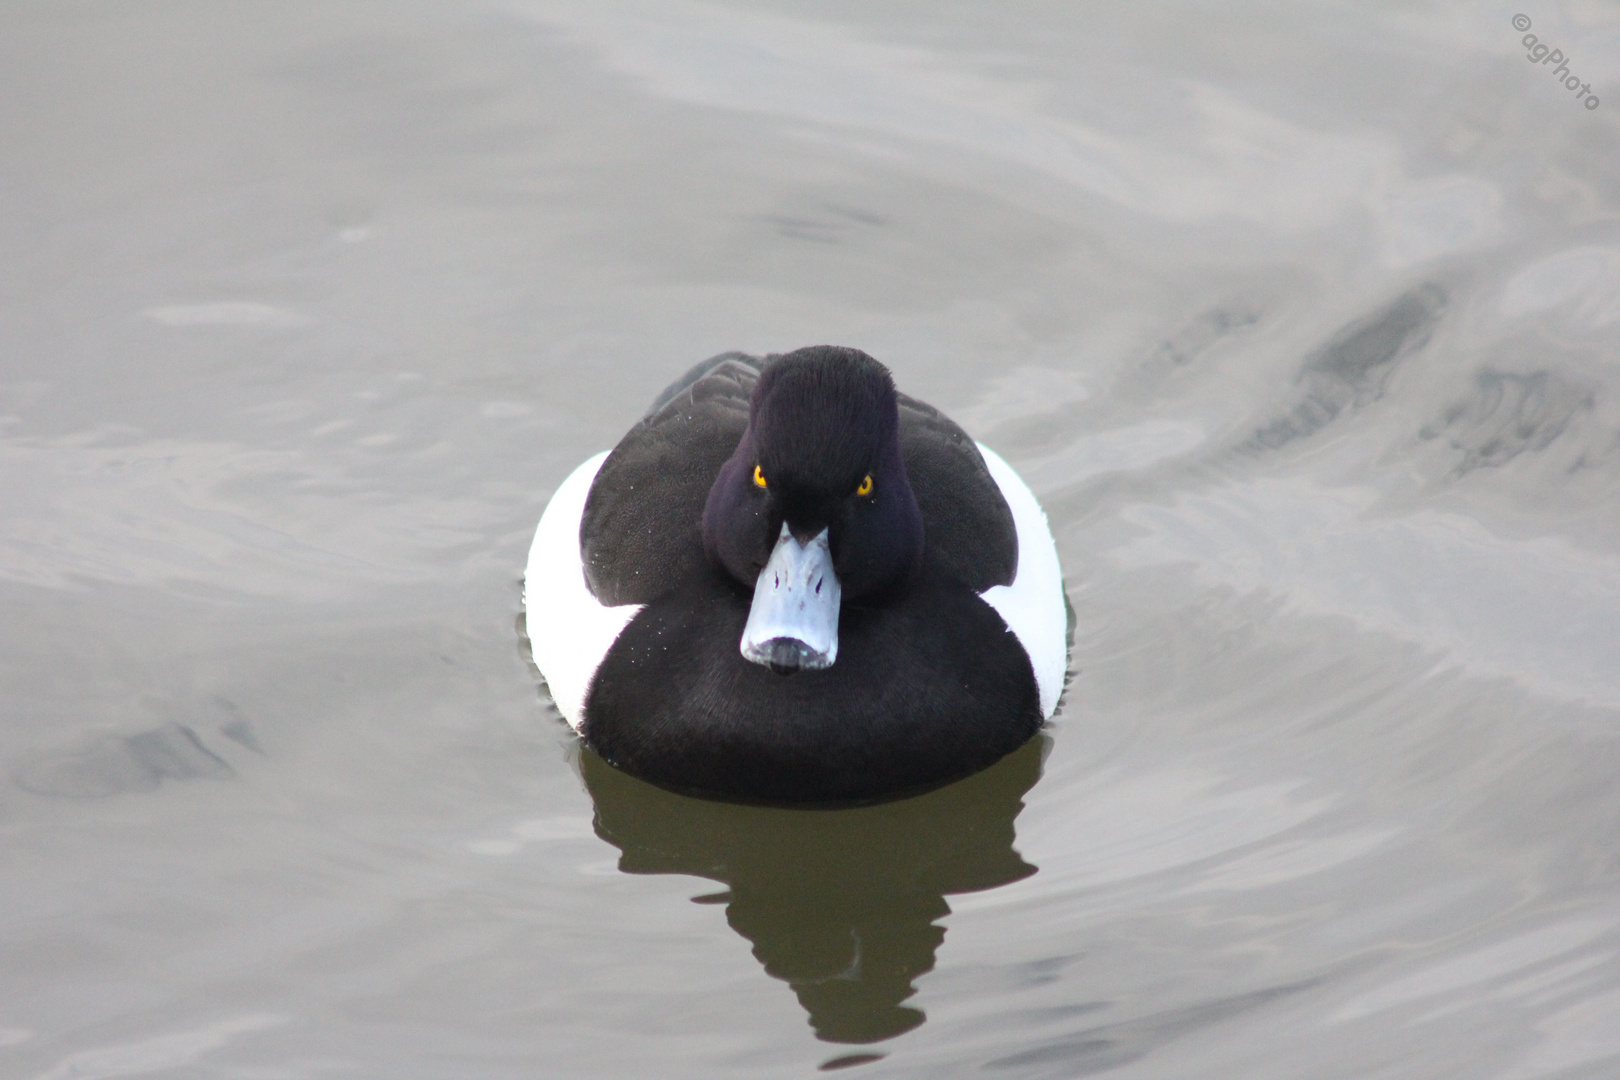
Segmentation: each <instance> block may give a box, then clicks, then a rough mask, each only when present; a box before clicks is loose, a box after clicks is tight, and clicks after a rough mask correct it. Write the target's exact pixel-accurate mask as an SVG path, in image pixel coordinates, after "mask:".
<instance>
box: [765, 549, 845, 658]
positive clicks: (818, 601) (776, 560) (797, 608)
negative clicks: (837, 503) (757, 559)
mask: <svg viewBox="0 0 1620 1080" xmlns="http://www.w3.org/2000/svg"><path fill="white" fill-rule="evenodd" d="M840 599H841V593H840V590H839V587H838V575H837V574H836V573H834V572H833V563H832V547H831V544H830V542H829V540H828V538H827V530H826V529H822V530H821V532H820V533H818V534H817V535H816V536H815V537H814V538H813V539H811V540H810V542H809V543H807V544H800V543H799V541H798V540H796V539H794V537H793V534H792V533H791V532H790V531H789V530H788V527H787V523H786V522H783V524H782V535H781V536H779V537H778V538H777V541H776V548H775V549H774V550H773V551H772V552H771V557H770V561H769V562H767V563H766V564H765V569H763V570H761V571H760V572H759V578H758V580H756V581H755V582H754V603H753V606H752V607H750V608H749V609H748V625H747V626H746V627H744V628H743V636H742V654H743V657H744V658H745V659H747V660H752V661H753V662H754V663H756V664H764V665H766V666H767V667H769V668H770V669H771V670H772V671H774V672H776V673H777V674H779V675H791V674H793V673H794V672H797V671H820V670H821V669H822V668H827V667H831V666H832V663H833V661H834V660H837V659H838V609H839V603H840Z"/></svg>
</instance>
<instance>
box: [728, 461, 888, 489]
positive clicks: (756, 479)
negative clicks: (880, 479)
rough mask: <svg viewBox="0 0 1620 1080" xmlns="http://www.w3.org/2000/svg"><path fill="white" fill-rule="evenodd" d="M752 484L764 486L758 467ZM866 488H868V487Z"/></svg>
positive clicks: (762, 474) (755, 467)
mask: <svg viewBox="0 0 1620 1080" xmlns="http://www.w3.org/2000/svg"><path fill="white" fill-rule="evenodd" d="M754 483H755V484H757V485H758V486H759V487H764V486H765V474H764V473H763V472H761V471H760V468H759V466H758V465H755V466H754ZM868 486H870V485H868Z"/></svg>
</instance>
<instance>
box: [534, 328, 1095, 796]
mask: <svg viewBox="0 0 1620 1080" xmlns="http://www.w3.org/2000/svg"><path fill="white" fill-rule="evenodd" d="M852 399H853V401H852ZM817 545H819V547H817ZM815 560H819V561H815ZM767 565H769V566H770V567H772V570H771V572H770V575H771V576H770V577H769V579H765V578H764V576H763V575H761V573H760V571H761V569H762V568H763V567H765V566H767ZM806 566H808V567H810V569H809V570H806V569H805V567H806ZM790 567H791V568H792V569H791V572H793V573H801V574H806V573H807V574H808V575H809V576H808V577H805V578H804V580H803V581H800V582H798V583H797V584H795V585H794V588H796V589H799V590H800V591H799V592H796V593H784V592H783V591H782V590H783V588H784V582H783V577H784V574H785V573H788V572H789V569H788V568H790ZM773 583H774V584H773ZM840 592H841V594H842V602H841V603H840V602H839V594H840ZM829 597H831V606H830V607H829V606H828V598H829ZM525 602H526V605H527V610H528V615H527V618H528V623H529V636H530V640H531V642H532V645H533V649H534V656H535V662H536V664H537V666H538V667H539V668H540V670H541V672H542V674H543V675H544V676H545V677H546V680H547V683H548V685H549V688H550V690H551V693H552V697H553V700H554V701H555V702H556V703H557V706H558V708H559V710H560V711H561V712H562V714H563V716H564V717H565V718H566V719H567V720H568V722H569V723H570V724H571V725H573V726H574V727H575V728H576V729H577V730H579V731H580V732H581V734H582V735H583V736H584V737H585V739H586V741H587V742H588V743H590V744H591V745H592V746H593V748H595V749H597V750H598V751H599V752H600V753H601V754H602V755H603V757H605V758H606V759H607V760H609V761H611V762H613V763H614V764H616V765H618V766H619V767H621V768H624V769H625V770H626V771H629V772H632V773H634V774H636V775H638V776H641V777H643V778H645V779H649V780H652V781H654V782H656V783H660V784H663V785H665V786H669V787H675V788H680V789H685V790H692V791H696V792H701V793H704V794H709V795H715V796H720V797H727V798H740V799H748V800H756V801H769V802H796V803H817V802H820V803H826V802H843V801H861V800H867V799H872V798H881V797H885V796H889V795H895V794H900V793H904V792H906V791H909V790H916V789H921V788H924V787H928V786H932V785H936V784H938V783H942V782H945V781H948V780H951V779H955V778H957V777H960V776H964V775H967V774H969V773H972V772H976V771H977V770H978V769H981V768H984V767H985V766H988V765H989V764H991V763H993V762H994V761H996V760H998V759H999V758H1000V757H1001V756H1003V755H1004V754H1006V753H1008V752H1010V751H1011V750H1013V749H1016V748H1017V747H1018V746H1019V745H1021V744H1022V743H1023V742H1024V741H1026V740H1027V739H1028V738H1029V737H1030V736H1031V735H1032V734H1034V732H1035V731H1036V730H1037V729H1038V728H1039V726H1040V724H1041V722H1042V721H1043V720H1044V719H1045V718H1046V717H1049V716H1050V715H1051V713H1052V711H1053V709H1054V708H1055V706H1056V702H1057V698H1058V695H1059V693H1060V691H1061V688H1062V680H1063V674H1064V667H1065V663H1066V654H1065V644H1064V642H1065V619H1066V613H1065V605H1064V600H1063V592H1062V580H1061V573H1060V570H1059V567H1058V563H1057V555H1056V549H1055V546H1054V545H1053V543H1052V539H1051V534H1050V532H1049V530H1048V528H1047V525H1046V520H1045V516H1044V514H1042V512H1041V510H1040V507H1039V505H1038V504H1037V503H1036V501H1035V499H1034V496H1033V495H1032V494H1031V493H1030V492H1029V490H1028V488H1027V487H1025V486H1024V485H1023V483H1022V482H1021V481H1019V479H1018V478H1017V475H1016V474H1015V473H1014V472H1013V471H1012V469H1011V468H1010V467H1008V466H1007V465H1006V463H1005V462H1003V461H1002V460H1001V459H1000V458H999V457H997V456H996V455H995V454H993V453H991V452H990V451H988V450H987V449H985V448H983V447H980V446H977V445H976V444H975V443H973V442H972V441H971V440H970V439H968V438H967V437H966V435H965V434H963V433H962V432H961V430H960V429H959V428H957V427H956V426H955V425H954V424H952V423H951V422H950V421H949V420H947V419H945V418H944V417H943V416H941V415H940V414H939V413H937V412H936V411H934V410H932V409H930V408H928V407H927V406H925V405H922V404H920V403H918V402H914V401H911V400H910V399H906V398H904V397H902V396H899V395H897V394H896V393H895V391H894V390H893V386H892V382H890V380H889V377H888V373H887V371H886V370H885V369H883V368H882V366H881V365H879V364H877V363H876V362H875V361H873V360H871V359H870V358H869V357H866V356H865V354H861V353H856V352H854V350H836V349H812V350H801V351H800V352H799V353H795V354H789V355H788V356H786V357H780V358H776V357H773V358H771V359H770V360H769V361H766V362H764V363H761V362H760V361H757V360H754V359H753V358H751V357H743V356H740V355H737V354H731V355H728V356H724V357H717V358H715V360H713V361H709V362H707V363H706V364H704V365H700V366H699V367H698V368H696V369H694V370H693V372H692V373H689V374H688V376H687V377H686V378H685V379H683V380H681V381H680V382H678V383H677V384H676V385H675V386H674V387H672V388H671V390H669V391H666V392H665V394H664V395H662V396H661V397H660V398H659V400H658V402H656V403H655V406H654V409H653V410H652V411H651V412H650V413H649V414H648V416H647V417H646V418H645V419H644V420H643V421H642V422H641V423H640V424H638V425H637V427H636V428H634V429H632V431H631V432H630V433H629V434H628V435H626V436H625V438H624V440H622V441H621V443H620V444H619V446H618V447H617V448H616V449H615V450H614V452H613V454H612V455H606V454H601V455H597V456H596V457H593V458H592V459H590V460H589V461H587V462H585V463H584V464H582V465H581V466H580V467H579V468H578V469H577V470H576V471H575V472H574V473H573V474H572V475H571V476H570V477H569V478H568V479H567V480H566V481H565V482H564V483H563V484H562V486H561V487H559V488H558V490H557V493H556V494H555V495H554V496H553V498H552V501H551V503H550V504H549V505H548V506H547V509H546V512H545V514H544V515H543V517H542V519H541V522H540V526H539V528H538V529H537V531H536V533H535V541H534V545H533V548H532V549H531V552H530V559H529V566H528V570H527V573H526V576H525ZM829 613H830V614H829ZM784 620H786V621H784ZM795 620H796V621H795ZM790 673H792V674H791V677H789V674H790Z"/></svg>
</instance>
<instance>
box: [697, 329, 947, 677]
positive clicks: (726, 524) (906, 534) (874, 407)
mask: <svg viewBox="0 0 1620 1080" xmlns="http://www.w3.org/2000/svg"><path fill="white" fill-rule="evenodd" d="M784 526H785V529H786V532H785V533H784ZM823 533H825V537H824V538H823V537H822V534H823ZM789 540H791V541H792V542H793V543H795V544H797V545H798V547H800V548H803V549H805V550H808V549H809V546H810V545H812V544H814V543H816V542H817V541H818V540H819V541H820V543H822V544H824V545H825V548H826V550H827V552H828V554H829V555H830V561H831V566H832V569H833V570H834V571H835V573H836V582H835V583H825V584H827V585H830V586H831V587H834V588H836V589H838V590H840V591H841V594H842V599H843V600H846V601H872V602H875V601H879V600H881V599H882V597H883V596H884V595H885V594H886V593H888V592H890V591H891V590H893V589H895V588H897V587H899V586H900V585H902V584H904V583H905V581H906V580H907V579H908V578H909V577H910V576H911V574H912V573H913V572H915V570H916V568H917V567H918V565H919V564H920V562H921V560H922V551H923V527H922V513H921V511H920V510H919V509H918V507H917V500H916V497H915V496H914V495H913V494H912V491H911V484H910V483H909V481H908V480H907V479H906V468H905V464H904V462H903V461H902V460H901V457H900V435H899V408H898V403H897V399H896V396H895V389H894V380H893V379H892V378H891V377H890V375H889V371H888V369H887V368H885V367H884V366H883V365H882V364H880V363H878V362H877V361H876V360H874V359H872V358H871V357H870V356H868V355H866V354H865V353H863V352H861V351H860V350H858V349H842V348H835V347H832V346H827V345H821V346H816V347H814V348H809V349H800V350H799V351H798V352H793V353H788V354H787V355H786V356H783V357H780V358H779V359H777V360H775V361H774V362H773V363H771V364H769V365H767V366H766V368H765V370H764V372H763V373H762V374H761V375H760V377H759V382H758V384H757V385H756V386H755V387H754V396H753V401H752V403H751V405H750V408H749V418H748V428H747V430H746V431H744V432H743V436H742V439H741V440H740V441H739V442H738V443H737V450H736V452H735V453H734V454H733V455H732V456H731V458H730V460H728V461H727V462H726V464H725V465H724V466H723V467H722V468H721V469H720V474H719V476H718V477H717V478H716V479H715V482H714V486H713V487H712V488H711V489H710V490H709V498H708V502H707V503H706V505H705V506H704V509H703V542H704V547H705V549H706V550H707V551H708V554H709V558H710V559H711V560H712V561H713V562H714V563H715V564H716V565H718V566H720V567H722V568H724V569H725V570H726V572H727V573H729V574H730V575H731V576H732V577H734V578H735V579H737V580H738V581H739V582H741V583H742V584H744V585H747V586H750V587H755V586H756V585H757V579H758V578H759V575H760V571H761V570H762V569H763V568H764V567H765V566H766V565H767V563H770V564H771V565H772V566H773V568H777V569H779V568H780V567H781V566H782V565H783V564H781V562H780V559H781V558H782V557H783V555H784V554H785V555H792V556H793V557H794V558H799V556H798V555H796V554H795V553H794V552H793V551H791V550H789V551H785V552H784V553H783V554H779V551H782V544H783V543H784V542H787V541H789ZM794 565H795V566H797V565H798V563H795V564H794ZM805 565H811V564H805ZM806 572H807V573H812V574H813V573H814V567H813V566H811V569H810V570H807V571H806ZM779 576H780V575H778V577H779ZM803 584H804V586H805V587H806V588H807V589H809V590H811V592H810V595H811V596H812V597H813V596H814V595H815V593H814V589H815V588H816V581H815V580H814V579H813V578H812V579H811V580H809V581H808V582H807V583H803ZM759 596H760V594H759V591H758V589H757V588H756V600H755V612H756V614H757V613H758V611H759V605H760V602H761V601H760V599H759ZM799 602H800V600H799V599H795V600H794V603H799ZM811 602H812V603H814V600H813V599H812V601H811ZM834 617H835V621H834V629H836V609H835V610H834ZM745 642H746V639H745ZM817 648H819V646H818V647H817ZM812 651H814V650H812ZM744 653H745V655H747V654H748V650H747V647H746V643H745V647H744ZM833 655H836V642H835V643H834V650H833ZM750 659H758V658H757V657H754V656H750ZM761 662H767V661H763V660H762V661H761ZM770 662H771V663H772V665H773V666H778V665H777V664H776V663H775V662H774V661H770ZM831 662H832V661H831V659H826V660H825V663H808V662H807V663H804V664H802V666H805V667H817V666H822V667H824V666H826V664H828V663H831ZM784 666H786V667H788V668H789V669H790V670H797V667H798V666H801V665H794V664H786V665H784Z"/></svg>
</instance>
